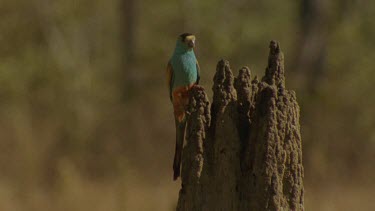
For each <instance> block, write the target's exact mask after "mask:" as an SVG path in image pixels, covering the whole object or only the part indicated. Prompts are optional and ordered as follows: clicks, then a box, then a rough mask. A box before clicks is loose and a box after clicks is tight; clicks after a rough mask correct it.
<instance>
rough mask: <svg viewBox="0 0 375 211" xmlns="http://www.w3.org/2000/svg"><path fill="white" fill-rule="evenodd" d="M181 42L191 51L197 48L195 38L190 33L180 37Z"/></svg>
mask: <svg viewBox="0 0 375 211" xmlns="http://www.w3.org/2000/svg"><path fill="white" fill-rule="evenodd" d="M178 39H180V41H181V42H182V43H183V44H184V45H185V46H186V47H187V48H188V49H189V50H190V49H193V48H194V47H195V36H194V35H193V34H190V33H183V34H181V35H180V36H179V38H178Z"/></svg>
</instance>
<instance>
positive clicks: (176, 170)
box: [173, 119, 186, 180]
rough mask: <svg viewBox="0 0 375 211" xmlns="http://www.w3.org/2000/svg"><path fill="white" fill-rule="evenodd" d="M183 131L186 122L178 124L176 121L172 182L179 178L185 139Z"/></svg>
mask: <svg viewBox="0 0 375 211" xmlns="http://www.w3.org/2000/svg"><path fill="white" fill-rule="evenodd" d="M185 129H186V121H185V120H183V121H181V122H179V121H178V120H177V119H176V149H175V154H174V160H173V180H176V179H177V178H178V177H179V176H180V171H181V170H180V169H181V167H180V166H181V157H182V148H183V145H184V139H185Z"/></svg>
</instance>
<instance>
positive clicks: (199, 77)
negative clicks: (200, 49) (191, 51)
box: [196, 60, 201, 84]
mask: <svg viewBox="0 0 375 211" xmlns="http://www.w3.org/2000/svg"><path fill="white" fill-rule="evenodd" d="M196 61H197V82H196V83H197V84H199V80H200V79H201V75H200V67H199V63H198V60H196Z"/></svg>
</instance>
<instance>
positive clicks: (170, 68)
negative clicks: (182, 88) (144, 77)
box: [167, 62, 173, 101]
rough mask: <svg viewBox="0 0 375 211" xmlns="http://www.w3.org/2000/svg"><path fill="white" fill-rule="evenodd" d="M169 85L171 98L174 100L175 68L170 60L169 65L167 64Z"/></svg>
mask: <svg viewBox="0 0 375 211" xmlns="http://www.w3.org/2000/svg"><path fill="white" fill-rule="evenodd" d="M167 86H168V88H169V98H170V99H171V101H172V88H173V68H172V65H171V63H170V62H168V65H167Z"/></svg>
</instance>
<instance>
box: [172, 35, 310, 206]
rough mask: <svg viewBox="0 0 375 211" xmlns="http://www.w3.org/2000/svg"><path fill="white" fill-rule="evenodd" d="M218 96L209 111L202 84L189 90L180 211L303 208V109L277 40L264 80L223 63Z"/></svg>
mask: <svg viewBox="0 0 375 211" xmlns="http://www.w3.org/2000/svg"><path fill="white" fill-rule="evenodd" d="M213 92H214V96H213V103H212V105H211V108H210V103H209V101H208V98H207V95H206V93H205V91H204V88H203V87H201V86H196V87H194V88H193V89H192V91H191V93H190V103H189V112H188V113H189V115H188V120H187V121H188V126H187V133H186V134H187V135H186V145H185V147H184V150H183V157H182V174H181V175H182V176H181V177H182V178H181V179H182V187H181V190H180V193H179V199H178V205H177V210H178V211H188V210H189V211H191V210H194V211H199V210H204V211H206V210H213V211H218V210H223V211H228V210H304V202H303V166H302V148H301V135H300V125H299V106H298V103H297V101H296V95H295V93H294V91H289V90H286V89H285V78H284V65H283V54H282V52H281V51H280V48H279V45H278V43H277V42H275V41H271V45H270V54H269V58H268V66H267V68H266V74H265V76H264V77H263V79H262V81H261V82H259V81H258V79H257V78H256V77H255V78H254V79H253V80H251V75H250V70H249V69H248V68H247V67H244V68H242V69H241V70H240V71H239V75H238V77H237V78H235V77H234V76H233V74H232V71H231V69H230V67H229V62H228V61H224V60H221V61H219V63H218V65H217V68H216V74H215V77H214V86H213Z"/></svg>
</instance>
